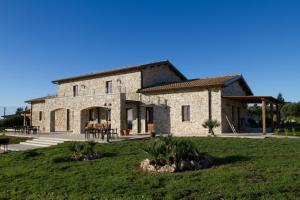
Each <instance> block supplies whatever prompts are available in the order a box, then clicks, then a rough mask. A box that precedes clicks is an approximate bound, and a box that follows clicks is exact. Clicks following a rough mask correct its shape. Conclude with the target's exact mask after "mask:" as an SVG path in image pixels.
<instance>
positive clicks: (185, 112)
mask: <svg viewBox="0 0 300 200" xmlns="http://www.w3.org/2000/svg"><path fill="white" fill-rule="evenodd" d="M181 115H182V121H183V122H188V121H190V106H182V108H181Z"/></svg>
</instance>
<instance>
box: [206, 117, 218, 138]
mask: <svg viewBox="0 0 300 200" xmlns="http://www.w3.org/2000/svg"><path fill="white" fill-rule="evenodd" d="M202 126H203V127H204V128H208V132H209V133H211V134H212V135H215V133H214V128H217V127H219V126H220V123H219V122H218V121H217V120H211V119H208V120H206V121H205V122H204V123H203V124H202Z"/></svg>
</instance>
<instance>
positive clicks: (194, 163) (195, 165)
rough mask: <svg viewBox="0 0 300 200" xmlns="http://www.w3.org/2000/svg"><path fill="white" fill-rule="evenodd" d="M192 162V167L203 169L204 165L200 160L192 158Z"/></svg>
mask: <svg viewBox="0 0 300 200" xmlns="http://www.w3.org/2000/svg"><path fill="white" fill-rule="evenodd" d="M190 163H191V167H192V169H194V170H198V169H202V165H201V164H200V162H197V161H194V160H192V161H191V162H190Z"/></svg>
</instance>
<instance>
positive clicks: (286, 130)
mask: <svg viewBox="0 0 300 200" xmlns="http://www.w3.org/2000/svg"><path fill="white" fill-rule="evenodd" d="M289 133H290V130H289V129H288V128H285V129H284V134H285V136H286V137H287V136H289Z"/></svg>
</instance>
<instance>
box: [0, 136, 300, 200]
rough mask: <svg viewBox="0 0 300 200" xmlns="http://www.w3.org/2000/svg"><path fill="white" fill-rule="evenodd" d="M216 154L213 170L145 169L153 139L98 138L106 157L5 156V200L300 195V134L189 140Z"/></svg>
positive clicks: (1, 169)
mask: <svg viewBox="0 0 300 200" xmlns="http://www.w3.org/2000/svg"><path fill="white" fill-rule="evenodd" d="M189 139H191V140H193V141H194V142H195V143H196V144H197V145H198V146H199V148H200V149H201V150H202V151H203V152H208V153H209V154H211V155H213V156H215V157H216V158H217V163H216V166H215V167H213V168H211V169H206V170H202V171H193V172H183V173H175V174H146V173H143V172H141V171H140V170H139V168H138V165H139V162H140V161H141V160H143V159H144V158H146V157H147V155H146V154H145V153H144V152H143V151H142V147H144V146H145V143H147V142H148V141H147V140H144V141H127V142H115V143H111V144H99V145H97V150H100V151H102V152H106V153H108V154H107V157H105V158H102V159H99V160H94V161H79V162H57V163H55V162H54V161H53V160H57V159H55V158H57V157H61V156H66V155H68V154H69V153H70V152H69V150H68V148H67V144H62V145H59V146H56V147H51V148H47V149H39V150H36V151H29V152H13V153H9V154H6V155H1V156H0V180H1V181H0V199H296V198H299V197H300V140H298V139H264V140H255V139H233V138H189Z"/></svg>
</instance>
